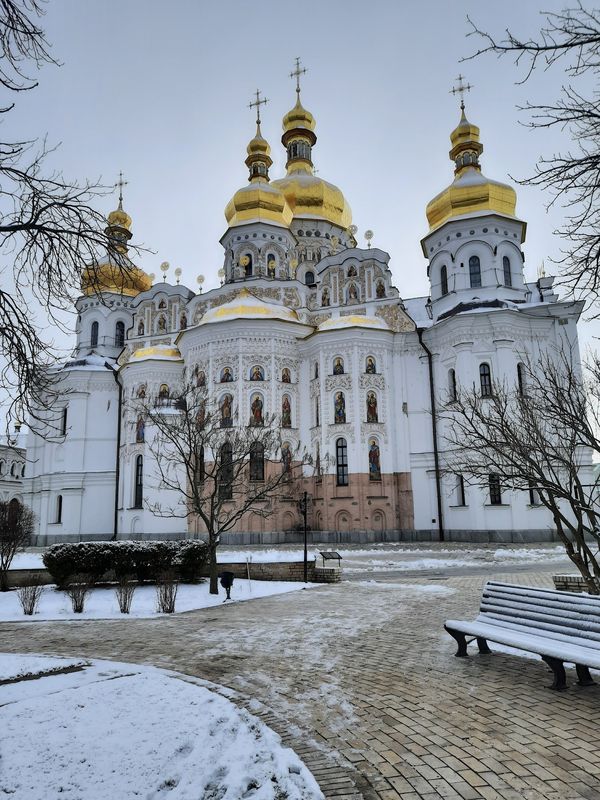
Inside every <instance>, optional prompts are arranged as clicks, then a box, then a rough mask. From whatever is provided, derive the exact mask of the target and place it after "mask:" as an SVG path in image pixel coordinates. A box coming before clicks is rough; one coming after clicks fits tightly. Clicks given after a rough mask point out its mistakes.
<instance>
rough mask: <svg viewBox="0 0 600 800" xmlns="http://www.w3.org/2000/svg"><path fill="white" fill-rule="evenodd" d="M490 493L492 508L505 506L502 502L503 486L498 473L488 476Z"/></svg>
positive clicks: (491, 473)
mask: <svg viewBox="0 0 600 800" xmlns="http://www.w3.org/2000/svg"><path fill="white" fill-rule="evenodd" d="M488 493H489V500H490V505H491V506H501V505H504V504H503V502H502V484H501V482H500V475H498V473H497V472H490V474H489V476H488Z"/></svg>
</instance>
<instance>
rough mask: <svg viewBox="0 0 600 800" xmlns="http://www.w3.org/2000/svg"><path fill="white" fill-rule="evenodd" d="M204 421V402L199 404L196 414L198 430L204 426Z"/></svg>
mask: <svg viewBox="0 0 600 800" xmlns="http://www.w3.org/2000/svg"><path fill="white" fill-rule="evenodd" d="M205 422H206V409H205V407H204V403H202V404H201V405H200V409H199V411H198V413H197V414H196V426H197V427H198V430H199V431H201V430H203V428H204V423H205Z"/></svg>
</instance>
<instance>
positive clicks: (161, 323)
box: [158, 314, 167, 333]
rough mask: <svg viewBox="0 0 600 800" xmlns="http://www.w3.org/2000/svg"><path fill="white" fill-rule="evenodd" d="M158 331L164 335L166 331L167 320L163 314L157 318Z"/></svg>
mask: <svg viewBox="0 0 600 800" xmlns="http://www.w3.org/2000/svg"><path fill="white" fill-rule="evenodd" d="M158 330H159V331H160V332H161V333H164V332H165V331H166V330H167V320H166V319H165V317H164V314H161V315H160V317H159V318H158Z"/></svg>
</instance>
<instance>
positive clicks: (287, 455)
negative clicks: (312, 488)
mask: <svg viewBox="0 0 600 800" xmlns="http://www.w3.org/2000/svg"><path fill="white" fill-rule="evenodd" d="M281 464H282V469H283V472H284V473H289V472H291V471H292V453H291V450H290V446H289V444H288V443H287V442H284V443H283V444H282V445H281Z"/></svg>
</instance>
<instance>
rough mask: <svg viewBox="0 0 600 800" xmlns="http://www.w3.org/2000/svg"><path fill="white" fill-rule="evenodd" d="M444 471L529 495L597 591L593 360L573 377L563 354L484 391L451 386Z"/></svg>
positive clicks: (597, 420) (598, 381)
mask: <svg viewBox="0 0 600 800" xmlns="http://www.w3.org/2000/svg"><path fill="white" fill-rule="evenodd" d="M442 409H443V410H442V412H441V414H440V418H441V420H442V422H443V424H444V426H445V434H444V438H445V441H446V443H447V445H448V449H447V450H446V452H445V454H444V458H445V472H446V473H447V474H454V475H464V476H465V478H466V479H467V480H468V481H469V482H472V483H474V484H475V485H477V486H479V487H481V489H483V490H484V491H496V492H500V491H501V490H502V489H504V490H508V491H513V492H515V491H516V492H518V491H522V492H529V493H531V494H530V497H531V499H532V500H533V501H534V502H536V503H537V502H539V503H541V505H543V506H545V507H546V508H547V509H548V511H549V512H550V513H551V514H552V519H553V521H554V525H555V526H556V531H557V533H558V536H559V537H560V540H561V542H562V543H563V544H564V546H565V549H566V552H567V555H568V556H569V558H570V559H571V561H572V562H573V563H574V564H575V566H576V567H577V569H578V570H579V572H580V573H581V575H582V576H583V577H584V579H585V581H586V585H587V588H588V591H589V592H590V593H593V594H599V593H600V555H599V553H600V549H599V548H600V484H599V477H598V475H597V474H596V471H595V470H594V469H593V463H592V456H593V454H594V453H595V454H598V455H600V438H599V431H600V361H599V360H598V359H596V360H595V361H594V362H593V363H591V364H590V365H589V368H588V379H584V378H583V377H581V375H580V373H579V371H578V369H577V367H575V366H573V361H572V360H571V357H570V356H569V354H567V353H564V352H561V353H560V354H551V355H548V356H545V357H542V358H540V359H539V360H538V361H536V362H534V363H531V362H529V363H524V364H522V365H521V373H520V381H519V384H518V385H517V386H510V385H508V384H506V383H500V382H495V383H494V384H493V386H492V392H491V394H489V396H485V397H482V396H481V394H480V393H479V392H478V391H477V390H476V389H475V387H473V388H472V389H470V390H469V389H464V388H460V389H458V390H457V395H456V400H454V401H453V402H451V403H449V404H447V405H445V406H442Z"/></svg>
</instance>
